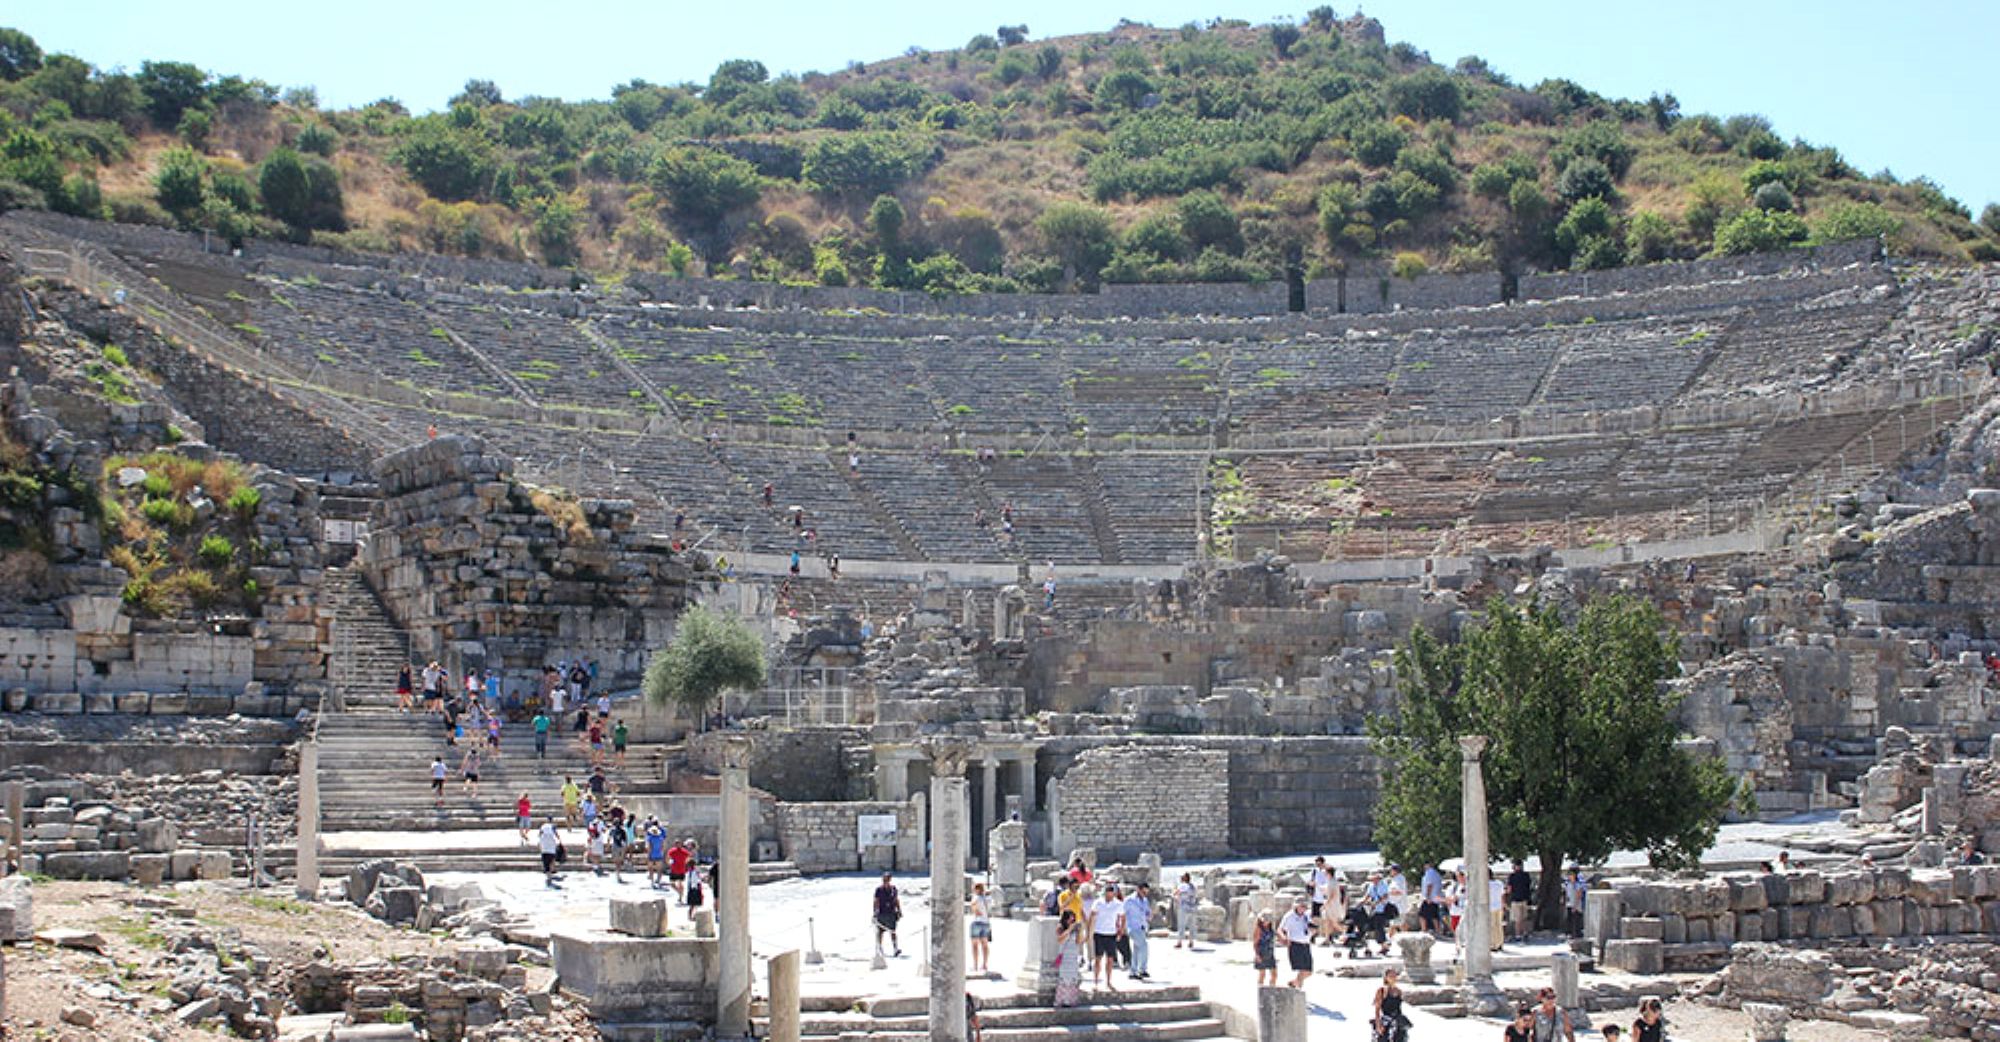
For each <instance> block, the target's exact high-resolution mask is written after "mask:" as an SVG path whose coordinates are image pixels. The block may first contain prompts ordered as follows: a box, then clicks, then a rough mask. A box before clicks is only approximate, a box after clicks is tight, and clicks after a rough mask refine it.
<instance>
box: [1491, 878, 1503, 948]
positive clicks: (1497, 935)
mask: <svg viewBox="0 0 2000 1042" xmlns="http://www.w3.org/2000/svg"><path fill="white" fill-rule="evenodd" d="M1486 915H1487V917H1488V919H1489V921H1490V922H1491V924H1492V925H1491V928H1490V932H1491V933H1492V935H1493V937H1492V944H1493V950H1494V951H1496V952H1497V951H1499V950H1500V948H1501V945H1502V944H1503V943H1504V942H1505V940H1506V937H1507V887H1506V885H1505V884H1503V883H1501V882H1500V874H1499V873H1498V872H1488V873H1486Z"/></svg>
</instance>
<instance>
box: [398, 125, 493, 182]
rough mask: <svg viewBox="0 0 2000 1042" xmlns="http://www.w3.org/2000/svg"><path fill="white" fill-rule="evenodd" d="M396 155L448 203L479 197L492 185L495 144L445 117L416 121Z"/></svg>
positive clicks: (414, 176)
mask: <svg viewBox="0 0 2000 1042" xmlns="http://www.w3.org/2000/svg"><path fill="white" fill-rule="evenodd" d="M395 158H396V161H397V162H399V163H401V164H402V166H403V169H404V170H405V171H407V172H408V173H409V175H410V176H411V177H412V178H414V179H415V180H416V182H417V183H418V184H419V185H422V186H423V189H424V191H426V192H429V193H430V194H431V195H433V196H436V197H437V198H439V199H443V200H446V201H448V202H458V201H460V200H463V199H473V198H478V197H480V196H483V195H485V194H486V193H487V192H488V190H489V189H490V188H491V187H492V185H493V177H494V163H493V148H492V146H491V145H490V144H488V143H487V141H486V139H485V138H484V137H481V136H480V135H479V134H478V133H477V132H475V131H471V130H467V129H465V128H462V127H456V126H452V125H451V124H450V122H449V121H448V119H445V118H438V117H435V116H427V117H425V118H423V119H420V120H417V121H416V123H415V125H414V127H413V128H412V129H411V131H410V133H409V135H408V136H407V137H405V138H404V139H403V143H402V144H401V145H400V146H398V147H397V149H396V152H395Z"/></svg>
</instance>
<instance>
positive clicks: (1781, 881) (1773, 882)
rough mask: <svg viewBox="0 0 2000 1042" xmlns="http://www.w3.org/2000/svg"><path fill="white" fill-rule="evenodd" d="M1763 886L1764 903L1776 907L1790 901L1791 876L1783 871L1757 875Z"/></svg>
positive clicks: (1759, 882)
mask: <svg viewBox="0 0 2000 1042" xmlns="http://www.w3.org/2000/svg"><path fill="white" fill-rule="evenodd" d="M1757 882H1758V884H1759V885H1761V886H1763V888H1764V904H1765V906H1766V907H1769V908H1778V907H1781V906H1783V905H1788V904H1791V903H1792V877H1791V876H1790V875H1787V874H1786V873H1783V872H1766V873H1764V874H1763V875H1761V876H1758V877H1757Z"/></svg>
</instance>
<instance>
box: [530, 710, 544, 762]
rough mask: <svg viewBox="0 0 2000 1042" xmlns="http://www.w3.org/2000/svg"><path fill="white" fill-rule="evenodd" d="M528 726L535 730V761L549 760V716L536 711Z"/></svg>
mask: <svg viewBox="0 0 2000 1042" xmlns="http://www.w3.org/2000/svg"><path fill="white" fill-rule="evenodd" d="M529 726H531V727H533V728H534V729H535V759H537V760H546V759H548V758H549V714H548V713H546V712H544V711H542V710H539V709H538V710H536V711H535V719H534V721H533V722H532V723H531V724H530V725H529Z"/></svg>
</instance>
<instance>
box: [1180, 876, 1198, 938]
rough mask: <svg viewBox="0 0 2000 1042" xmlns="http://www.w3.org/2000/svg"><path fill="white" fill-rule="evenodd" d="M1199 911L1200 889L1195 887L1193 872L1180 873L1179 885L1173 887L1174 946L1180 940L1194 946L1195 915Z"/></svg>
mask: <svg viewBox="0 0 2000 1042" xmlns="http://www.w3.org/2000/svg"><path fill="white" fill-rule="evenodd" d="M1200 911H1201V891H1199V890H1196V889H1195V885H1194V874H1193V873H1192V872H1182V873H1181V885H1179V886H1177V887H1175V888H1174V947H1176V948H1179V947H1180V946H1181V942H1182V941H1186V942H1187V946H1188V947H1189V948H1192V947H1194V926H1195V917H1196V915H1197V914H1199V913H1200Z"/></svg>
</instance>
